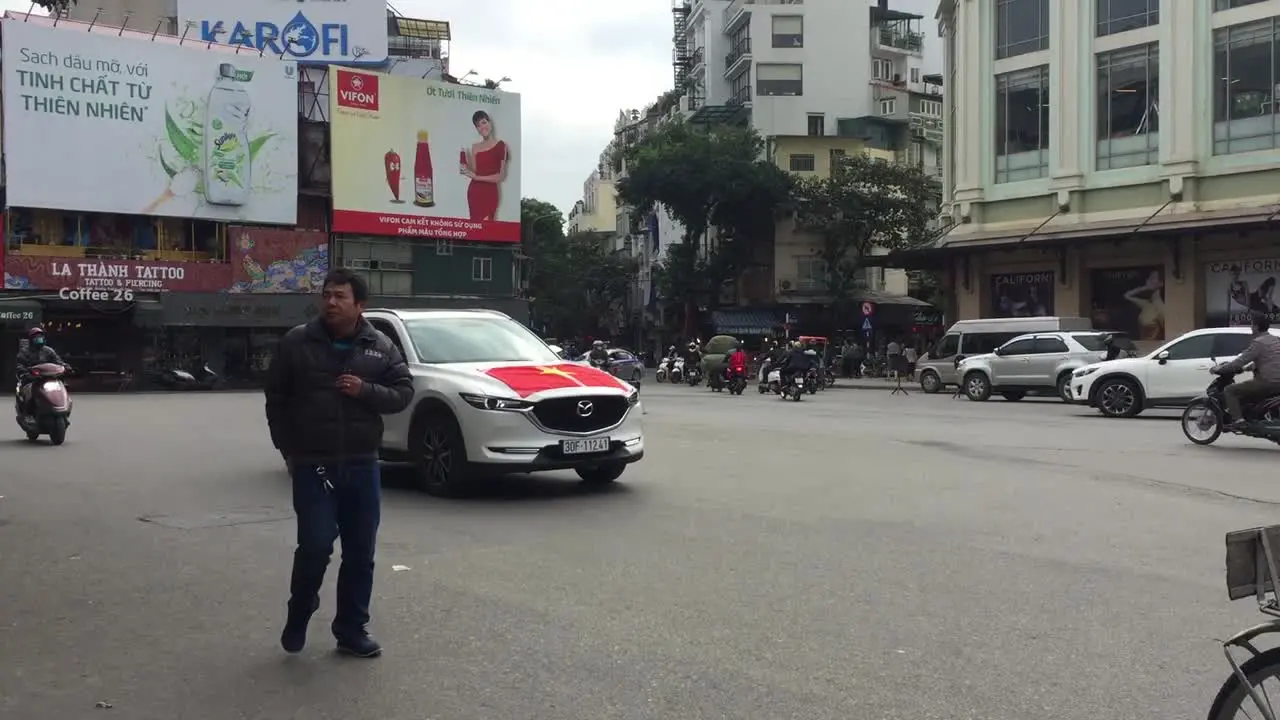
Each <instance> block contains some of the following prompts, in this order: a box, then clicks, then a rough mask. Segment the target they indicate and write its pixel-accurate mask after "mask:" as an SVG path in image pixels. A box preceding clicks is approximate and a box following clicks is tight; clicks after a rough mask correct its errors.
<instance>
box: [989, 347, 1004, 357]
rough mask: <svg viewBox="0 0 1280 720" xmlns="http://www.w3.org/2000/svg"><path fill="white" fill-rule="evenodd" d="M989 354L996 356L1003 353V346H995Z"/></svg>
mask: <svg viewBox="0 0 1280 720" xmlns="http://www.w3.org/2000/svg"><path fill="white" fill-rule="evenodd" d="M991 354H992V355H996V356H1000V355H1004V348H996V349H995V350H993V351H992V353H991Z"/></svg>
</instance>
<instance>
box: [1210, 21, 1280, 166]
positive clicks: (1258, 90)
mask: <svg viewBox="0 0 1280 720" xmlns="http://www.w3.org/2000/svg"><path fill="white" fill-rule="evenodd" d="M1213 39H1214V43H1213V45H1214V47H1213V78H1214V92H1213V96H1214V97H1213V152H1214V154H1215V155H1230V154H1233V153H1242V152H1254V151H1257V150H1273V149H1275V148H1278V147H1280V115H1277V110H1278V109H1280V108H1277V106H1276V103H1277V94H1278V93H1277V91H1280V85H1277V83H1280V52H1277V47H1276V46H1277V40H1278V39H1280V22H1278V21H1277V18H1269V19H1267V20H1263V21H1262V22H1256V23H1249V24H1246V25H1236V26H1234V27H1229V28H1223V29H1221V30H1218V31H1216V32H1215V33H1214V38H1213Z"/></svg>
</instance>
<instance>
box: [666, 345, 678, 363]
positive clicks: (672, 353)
mask: <svg viewBox="0 0 1280 720" xmlns="http://www.w3.org/2000/svg"><path fill="white" fill-rule="evenodd" d="M677 357H680V354H679V353H677V352H676V346H675V345H672V346H671V347H669V348H667V359H668V360H675V359H676V358H677Z"/></svg>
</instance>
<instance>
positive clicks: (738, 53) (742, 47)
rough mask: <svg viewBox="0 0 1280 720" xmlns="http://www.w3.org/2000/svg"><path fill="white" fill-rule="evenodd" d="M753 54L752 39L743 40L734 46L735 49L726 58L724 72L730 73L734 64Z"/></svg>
mask: <svg viewBox="0 0 1280 720" xmlns="http://www.w3.org/2000/svg"><path fill="white" fill-rule="evenodd" d="M750 54H751V38H749V37H748V38H742V39H741V40H739V41H738V42H737V43H735V44H734V46H733V49H732V50H730V51H729V52H728V53H727V54H726V55H725V56H724V70H725V72H728V71H729V69H730V68H732V67H733V64H734V63H736V62H738V61H739V60H741V59H742V58H743V57H745V56H747V55H750Z"/></svg>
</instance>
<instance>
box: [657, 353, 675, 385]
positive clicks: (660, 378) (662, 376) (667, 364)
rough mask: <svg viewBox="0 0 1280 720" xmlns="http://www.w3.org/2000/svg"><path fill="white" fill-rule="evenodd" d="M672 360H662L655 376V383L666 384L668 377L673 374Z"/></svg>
mask: <svg viewBox="0 0 1280 720" xmlns="http://www.w3.org/2000/svg"><path fill="white" fill-rule="evenodd" d="M672 362H673V361H672V359H671V358H662V362H660V363H658V369H657V370H656V371H655V372H654V374H653V381H654V382H666V381H667V376H668V375H669V374H670V373H671V364H672Z"/></svg>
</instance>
